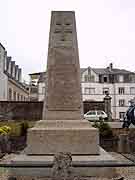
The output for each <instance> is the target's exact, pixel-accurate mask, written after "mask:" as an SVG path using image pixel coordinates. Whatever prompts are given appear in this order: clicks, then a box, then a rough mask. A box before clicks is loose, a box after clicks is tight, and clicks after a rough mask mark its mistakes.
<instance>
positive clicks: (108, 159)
mask: <svg viewBox="0 0 135 180" xmlns="http://www.w3.org/2000/svg"><path fill="white" fill-rule="evenodd" d="M53 158H54V156H53V155H49V156H43V155H41V156H40V155H38V156H35V155H31V156H28V155H25V154H22V155H19V156H16V157H15V158H14V159H12V161H11V163H13V164H20V163H24V164H33V165H34V164H35V165H36V164H44V165H47V164H48V165H49V166H48V167H46V168H12V169H11V172H10V174H11V175H14V176H23V175H24V176H33V177H34V176H40V177H52V166H51V165H53ZM103 163H104V164H105V163H110V164H111V163H116V160H115V159H114V158H113V157H112V156H111V155H109V154H108V153H107V152H105V151H104V150H103V149H102V148H100V154H99V155H85V156H84V155H72V167H71V172H72V173H73V176H81V177H88V176H90V177H95V176H96V177H110V178H112V177H116V172H115V168H110V167H108V168H107V167H86V165H88V164H90V165H92V164H94V165H95V164H96V165H98V164H103ZM74 164H76V165H79V164H81V165H82V166H80V167H74Z"/></svg>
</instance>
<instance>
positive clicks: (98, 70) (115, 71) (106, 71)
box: [92, 68, 133, 75]
mask: <svg viewBox="0 0 135 180" xmlns="http://www.w3.org/2000/svg"><path fill="white" fill-rule="evenodd" d="M92 69H93V71H94V72H95V73H97V74H101V75H102V74H131V73H133V72H131V71H127V70H125V69H116V68H113V69H112V70H110V69H109V68H92Z"/></svg>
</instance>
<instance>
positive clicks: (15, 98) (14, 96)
mask: <svg viewBox="0 0 135 180" xmlns="http://www.w3.org/2000/svg"><path fill="white" fill-rule="evenodd" d="M14 101H16V92H15V91H14Z"/></svg>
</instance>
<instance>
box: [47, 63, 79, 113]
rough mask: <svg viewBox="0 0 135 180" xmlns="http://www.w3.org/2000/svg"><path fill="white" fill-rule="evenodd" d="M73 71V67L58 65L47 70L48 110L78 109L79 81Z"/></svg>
mask: <svg viewBox="0 0 135 180" xmlns="http://www.w3.org/2000/svg"><path fill="white" fill-rule="evenodd" d="M75 69H76V68H75V66H74V65H59V66H53V67H51V68H50V69H49V77H50V78H49V79H50V80H49V82H48V88H49V89H50V93H49V95H48V98H47V101H48V103H47V104H48V109H50V110H51V109H55V110H61V109H65V110H69V109H71V110H76V109H78V108H80V89H79V81H78V79H77V73H76V70H75ZM73 77H74V78H73Z"/></svg>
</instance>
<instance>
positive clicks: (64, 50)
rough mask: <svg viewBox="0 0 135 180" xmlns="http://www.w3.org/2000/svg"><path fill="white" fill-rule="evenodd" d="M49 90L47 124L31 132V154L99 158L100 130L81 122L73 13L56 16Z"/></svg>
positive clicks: (29, 136) (48, 63) (52, 35)
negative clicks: (64, 153) (91, 156)
mask: <svg viewBox="0 0 135 180" xmlns="http://www.w3.org/2000/svg"><path fill="white" fill-rule="evenodd" d="M46 87H47V88H46V94H45V101H44V108H43V120H41V121H39V122H37V124H36V125H35V127H34V128H32V129H30V130H29V131H28V138H27V144H28V148H27V154H55V153H57V152H71V153H72V154H99V137H98V130H97V129H95V128H93V127H91V125H90V123H89V122H88V121H86V120H83V119H81V113H82V98H81V83H80V65H79V56H78V45H77V33H76V22H75V13H74V12H72V11H53V12H52V16H51V26H50V36H49V48H48V60H47V79H46ZM84 139H85V141H84Z"/></svg>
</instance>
